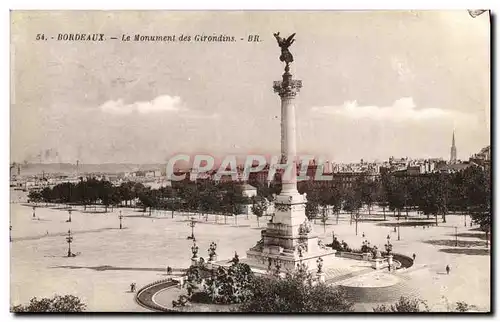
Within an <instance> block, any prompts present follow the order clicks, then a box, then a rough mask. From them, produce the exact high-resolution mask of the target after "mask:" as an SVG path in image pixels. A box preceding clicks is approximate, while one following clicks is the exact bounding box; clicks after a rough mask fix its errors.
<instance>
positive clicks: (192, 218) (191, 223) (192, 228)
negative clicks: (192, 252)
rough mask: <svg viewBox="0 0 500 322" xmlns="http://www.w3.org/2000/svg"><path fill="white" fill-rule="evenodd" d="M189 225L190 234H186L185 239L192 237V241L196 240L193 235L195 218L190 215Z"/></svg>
mask: <svg viewBox="0 0 500 322" xmlns="http://www.w3.org/2000/svg"><path fill="white" fill-rule="evenodd" d="M188 226H189V227H191V236H188V238H187V239H192V240H193V241H195V240H196V238H195V237H194V227H195V226H196V220H195V218H194V217H191V222H190V223H189V224H188Z"/></svg>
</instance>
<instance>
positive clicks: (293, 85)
mask: <svg viewBox="0 0 500 322" xmlns="http://www.w3.org/2000/svg"><path fill="white" fill-rule="evenodd" d="M301 88H302V80H297V79H289V80H284V81H274V82H273V89H274V92H275V93H278V94H279V96H281V97H291V98H292V97H295V96H296V95H297V93H298V92H300V89H301Z"/></svg>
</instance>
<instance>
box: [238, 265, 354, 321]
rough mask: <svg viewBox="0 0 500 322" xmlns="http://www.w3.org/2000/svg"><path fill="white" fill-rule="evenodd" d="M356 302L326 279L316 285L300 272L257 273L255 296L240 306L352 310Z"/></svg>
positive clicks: (271, 309)
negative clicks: (348, 299)
mask: <svg viewBox="0 0 500 322" xmlns="http://www.w3.org/2000/svg"><path fill="white" fill-rule="evenodd" d="M352 310H353V304H352V303H350V302H349V301H347V299H346V296H345V293H344V292H342V291H341V290H339V289H337V288H334V287H332V286H328V285H326V284H324V283H317V284H315V285H313V283H311V280H310V277H308V276H307V275H306V274H302V273H300V272H292V273H287V275H286V277H285V278H280V277H275V276H262V277H256V278H255V281H254V283H253V286H252V296H251V298H250V299H249V300H248V301H247V302H245V303H243V304H242V305H241V306H240V307H239V311H242V312H270V313H271V312H272V313H277V312H280V313H281V312H293V313H296V312H304V313H305V312H351V311H352Z"/></svg>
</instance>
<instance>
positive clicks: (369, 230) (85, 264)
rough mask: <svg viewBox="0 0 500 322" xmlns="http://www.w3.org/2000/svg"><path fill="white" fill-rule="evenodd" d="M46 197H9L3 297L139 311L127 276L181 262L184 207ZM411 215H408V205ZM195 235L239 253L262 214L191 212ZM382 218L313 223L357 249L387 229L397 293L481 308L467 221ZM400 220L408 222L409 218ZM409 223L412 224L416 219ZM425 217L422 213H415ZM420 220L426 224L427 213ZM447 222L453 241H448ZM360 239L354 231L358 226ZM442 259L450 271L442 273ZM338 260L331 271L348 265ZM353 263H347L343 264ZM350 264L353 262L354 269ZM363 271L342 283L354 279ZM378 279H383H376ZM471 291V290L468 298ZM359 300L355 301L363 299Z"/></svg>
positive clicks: (485, 264)
mask: <svg viewBox="0 0 500 322" xmlns="http://www.w3.org/2000/svg"><path fill="white" fill-rule="evenodd" d="M55 208H57V206H56V205H49V206H48V207H40V208H37V209H36V217H37V218H35V219H33V218H32V212H33V210H32V208H31V207H27V206H24V205H23V204H22V203H12V204H11V225H12V233H11V234H12V239H13V242H12V243H11V304H20V303H27V302H28V301H29V300H30V299H31V298H32V297H34V296H36V297H39V298H40V297H51V296H53V295H54V294H61V295H64V294H73V295H76V296H78V297H80V298H82V300H83V301H84V302H85V303H86V304H87V306H88V310H89V311H125V312H131V311H146V309H145V308H143V307H141V306H139V305H138V304H137V303H136V302H135V299H134V294H133V293H131V292H129V290H130V283H132V282H135V283H136V284H137V288H140V287H141V286H143V285H146V284H148V283H150V282H153V281H155V280H160V279H164V278H166V277H167V275H166V267H167V266H170V267H172V268H173V269H174V270H175V269H180V268H187V267H188V266H189V264H190V257H191V250H190V248H191V246H192V241H191V240H188V239H187V238H186V237H187V236H189V235H190V234H191V228H190V227H189V225H188V219H189V217H190V216H192V214H179V213H176V214H175V216H174V218H173V219H172V218H171V215H170V212H153V215H152V216H151V217H149V215H148V213H146V214H145V213H142V212H140V211H139V210H137V209H130V208H119V209H114V210H113V212H108V213H84V212H82V210H83V207H77V209H76V210H75V211H73V213H72V222H71V223H68V222H66V220H67V219H68V212H67V210H61V209H55ZM120 210H121V211H122V214H123V217H124V218H123V226H124V228H123V229H121V230H120V229H119V219H118V215H119V211H120ZM411 215H412V217H416V214H414V213H412V214H411ZM196 218H197V220H198V221H199V222H198V224H197V225H196V227H195V236H196V240H197V244H198V245H199V249H200V251H199V256H201V257H204V258H207V257H208V255H207V249H208V247H209V244H210V243H211V242H212V241H215V242H216V243H217V245H218V249H217V255H218V256H219V259H225V258H227V259H230V258H231V257H232V256H233V255H234V252H235V251H236V252H238V254H239V255H240V256H241V257H243V256H245V252H246V251H247V250H248V249H249V248H250V247H252V246H253V245H254V244H255V242H256V241H257V240H259V238H260V229H263V228H264V226H265V221H266V220H267V219H265V218H262V219H261V220H260V228H259V227H257V221H256V218H255V217H252V216H250V217H249V218H248V219H247V216H246V215H242V216H239V218H238V224H237V225H236V223H235V221H234V219H233V218H228V219H227V224H224V220H223V218H222V216H220V217H219V219H218V223H215V216H213V215H210V216H209V219H208V221H206V222H205V219H204V218H199V217H197V216H196ZM387 219H390V220H388V221H385V222H382V221H371V222H360V223H359V226H358V236H356V235H355V224H354V222H353V223H352V225H350V223H349V219H348V216H347V215H342V216H341V218H340V221H339V224H338V225H337V224H336V223H335V222H336V220H335V218H334V217H332V218H331V219H330V220H329V222H328V225H327V226H326V232H324V229H323V225H322V224H321V223H320V221H319V220H317V224H316V225H315V228H314V229H315V231H316V232H318V233H319V234H320V237H321V238H322V239H323V240H324V242H325V243H330V242H331V240H332V232H334V233H335V235H336V236H337V237H338V239H339V241H340V240H345V241H346V242H347V243H348V244H349V245H350V246H351V247H354V248H360V247H361V243H362V241H363V240H364V239H367V240H369V241H370V242H371V243H372V244H375V245H378V246H379V248H380V249H383V245H384V244H385V242H386V237H387V234H390V236H391V242H392V244H393V245H394V252H396V253H400V254H404V255H407V256H412V254H413V253H415V254H416V261H415V265H414V267H413V268H411V269H409V270H408V272H407V273H406V274H404V275H405V276H404V277H402V278H404V279H405V284H404V285H405V291H407V292H406V293H404V292H403V293H404V294H408V295H415V296H417V295H418V296H419V297H420V298H422V299H425V300H426V301H428V304H429V306H430V308H431V310H446V303H447V302H448V303H450V304H451V303H454V302H457V301H465V302H467V303H468V304H473V305H476V306H477V307H478V309H479V310H481V311H483V310H489V303H490V254H489V251H488V249H487V248H486V247H485V241H484V234H483V233H482V232H479V231H476V230H474V228H476V227H475V226H474V227H470V226H469V218H467V227H464V217H463V216H452V215H449V216H448V217H447V221H448V222H447V223H446V224H443V223H441V222H440V223H439V226H438V227H430V228H427V227H426V228H425V229H423V228H422V226H414V225H410V226H403V225H405V223H407V221H405V220H404V219H402V220H401V224H402V225H401V230H400V236H401V240H400V241H398V240H397V233H395V232H394V231H393V227H391V226H390V225H391V224H394V223H396V220H395V219H394V218H392V217H388V218H387ZM408 222H412V223H413V222H417V220H416V219H413V218H410V219H409V220H408ZM419 222H422V221H421V220H420V221H419ZM424 222H426V220H424ZM429 222H433V220H432V219H431V220H430V221H429ZM455 226H456V227H457V233H458V242H459V247H455V228H454V227H455ZM68 229H71V231H72V233H73V237H74V240H73V243H72V245H71V247H72V252H73V253H75V254H76V255H77V256H76V257H72V258H68V257H66V255H67V251H68V244H67V243H66V239H65V237H66V234H67V231H68ZM363 233H364V234H365V238H362V234H363ZM446 265H449V266H450V267H451V273H450V275H447V274H446V272H445V267H446ZM340 266H342V265H339V268H338V272H339V273H338V274H339V275H341V274H342V273H343V272H346V271H348V269H344V268H343V267H340ZM351 270H355V269H351ZM358 270H360V269H358ZM366 279H367V277H366V276H360V277H359V279H358V282H356V279H354V278H353V279H351V280H349V281H345V282H344V283H343V284H345V285H347V286H348V285H356V283H362V282H363V280H366ZM380 283H381V285H383V284H384V283H385V282H384V278H381V282H380ZM471 294H474V296H471ZM363 301H364V303H358V304H356V308H357V309H359V310H370V308H371V307H372V306H373V305H375V304H374V303H377V299H376V298H375V299H373V298H367V299H364V300H363ZM363 301H362V302H363Z"/></svg>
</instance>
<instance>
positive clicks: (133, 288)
mask: <svg viewBox="0 0 500 322" xmlns="http://www.w3.org/2000/svg"><path fill="white" fill-rule="evenodd" d="M130 292H132V293H134V292H135V283H132V284H130Z"/></svg>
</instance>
